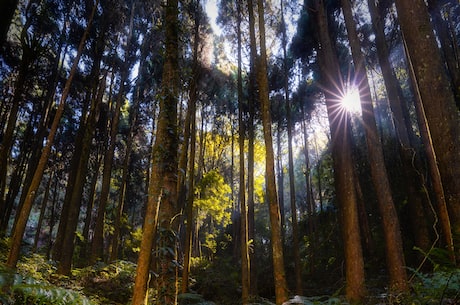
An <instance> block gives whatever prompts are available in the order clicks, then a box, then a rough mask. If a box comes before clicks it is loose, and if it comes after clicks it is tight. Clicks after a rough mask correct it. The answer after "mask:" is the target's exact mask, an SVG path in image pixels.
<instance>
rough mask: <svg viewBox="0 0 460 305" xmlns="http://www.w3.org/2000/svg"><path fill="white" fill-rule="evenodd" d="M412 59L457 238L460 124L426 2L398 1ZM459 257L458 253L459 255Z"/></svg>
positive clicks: (459, 215)
mask: <svg viewBox="0 0 460 305" xmlns="http://www.w3.org/2000/svg"><path fill="white" fill-rule="evenodd" d="M395 3H396V9H397V12H398V18H399V22H400V24H401V31H402V33H403V36H404V40H405V42H406V43H407V51H408V59H409V62H410V64H411V65H412V67H413V70H414V76H415V79H416V83H417V87H418V90H419V93H420V97H421V100H422V104H423V108H424V111H425V114H426V120H427V123H428V127H429V128H430V131H431V136H432V137H431V139H432V141H433V147H434V152H435V153H436V156H437V161H438V166H439V172H440V174H441V179H442V184H443V187H444V192H445V200H446V202H447V207H448V209H449V216H450V220H451V225H452V230H453V235H457V234H460V180H459V179H458V177H460V158H458V152H459V151H460V138H459V135H460V122H459V116H458V109H457V108H456V105H455V99H454V95H453V93H452V89H451V87H450V83H449V81H448V80H447V76H446V74H445V69H444V64H443V61H442V59H441V55H440V53H439V48H438V46H437V42H436V37H435V35H434V33H433V29H432V27H431V23H430V17H429V14H428V10H427V7H426V5H425V2H424V1H423V0H396V1H395ZM456 246H457V247H458V245H456ZM457 255H458V253H457Z"/></svg>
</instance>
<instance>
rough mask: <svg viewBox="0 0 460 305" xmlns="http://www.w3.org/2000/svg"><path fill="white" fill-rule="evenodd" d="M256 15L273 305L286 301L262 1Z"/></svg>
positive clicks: (286, 290) (260, 0) (259, 2)
mask: <svg viewBox="0 0 460 305" xmlns="http://www.w3.org/2000/svg"><path fill="white" fill-rule="evenodd" d="M257 4H258V13H259V35H260V58H259V62H258V65H257V80H258V85H259V98H260V104H261V114H262V124H263V131H264V140H265V149H266V152H265V159H266V160H265V171H266V181H267V185H266V187H267V199H268V204H269V214H270V225H271V244H272V255H273V273H274V274H273V276H274V279H275V296H276V304H277V305H281V304H282V303H283V302H285V301H286V300H287V299H288V289H287V283H286V273H285V270H284V255H283V242H282V229H281V216H280V207H279V204H278V196H277V195H276V182H275V158H274V153H273V139H272V131H271V126H272V124H271V116H270V100H269V98H268V93H269V92H268V79H267V49H266V46H265V17H264V4H263V1H262V0H258V1H257Z"/></svg>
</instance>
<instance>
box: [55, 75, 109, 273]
mask: <svg viewBox="0 0 460 305" xmlns="http://www.w3.org/2000/svg"><path fill="white" fill-rule="evenodd" d="M105 82H106V79H105V77H104V78H103V79H102V81H101V82H100V84H99V90H98V93H97V94H96V95H95V96H94V97H93V98H92V100H91V106H90V109H89V116H88V118H87V119H86V120H83V122H82V123H81V124H82V126H81V128H80V130H79V135H77V140H76V145H75V146H76V150H75V153H74V154H75V157H74V158H73V160H72V161H74V162H75V163H74V165H73V169H74V172H73V173H72V174H73V175H74V184H67V189H66V196H65V197H66V200H65V203H64V204H66V205H67V214H64V213H62V214H63V215H61V219H60V223H59V226H60V227H61V230H62V231H61V232H62V233H61V234H62V235H61V236H62V239H61V240H60V241H59V244H58V240H56V245H58V246H56V245H55V250H54V251H55V253H59V256H58V257H59V259H58V260H59V264H58V273H60V274H64V275H68V274H70V272H71V268H72V257H73V252H74V249H75V232H76V230H77V227H78V221H79V216H80V210H81V204H82V199H83V190H84V186H85V183H86V178H87V177H86V176H87V173H88V163H89V157H90V153H91V146H92V145H91V142H92V139H93V137H94V129H95V125H96V117H97V113H98V108H99V107H98V105H99V104H100V103H102V96H103V93H104V90H105ZM63 210H64V207H63ZM61 223H63V226H61Z"/></svg>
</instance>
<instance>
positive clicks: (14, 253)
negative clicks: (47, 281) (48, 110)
mask: <svg viewBox="0 0 460 305" xmlns="http://www.w3.org/2000/svg"><path fill="white" fill-rule="evenodd" d="M97 5H98V1H96V3H95V4H94V6H93V9H92V11H91V15H90V17H89V19H88V25H87V26H86V29H85V32H84V33H83V36H82V38H81V41H80V44H79V46H78V50H77V54H76V56H75V59H74V61H73V64H72V68H71V70H70V74H69V78H68V79H67V81H66V83H65V86H64V90H63V92H62V96H61V99H60V102H59V106H58V107H57V109H56V114H55V115H54V119H53V122H52V124H51V128H50V131H49V134H48V137H47V139H46V144H45V147H44V148H43V151H42V153H41V155H40V160H39V162H38V166H37V169H36V170H35V173H34V176H33V179H32V183H31V184H30V186H29V188H28V189H27V191H26V192H27V195H26V200H25V201H24V204H23V206H22V208H21V210H20V211H19V213H20V216H19V218H18V222H17V224H16V228H15V230H14V232H13V236H12V237H11V248H10V251H9V253H8V259H7V262H6V265H7V266H8V267H10V268H15V267H16V264H17V262H18V260H19V252H20V249H21V241H22V238H23V235H24V232H25V229H26V224H27V220H28V218H29V215H30V211H31V209H32V204H33V202H34V200H35V197H36V193H37V190H38V187H39V186H40V182H41V180H42V177H43V172H44V171H45V167H46V164H47V162H48V158H49V155H50V153H51V147H52V145H53V142H54V138H55V136H56V132H57V129H58V126H59V122H60V120H61V117H62V114H63V112H64V106H65V101H66V99H67V96H68V95H69V91H70V86H71V85H72V80H73V78H74V76H75V73H76V71H77V67H78V63H79V61H80V57H81V54H82V53H83V47H84V46H85V42H86V38H87V37H88V34H89V30H90V27H91V24H92V21H93V17H94V14H95V13H96V8H97Z"/></svg>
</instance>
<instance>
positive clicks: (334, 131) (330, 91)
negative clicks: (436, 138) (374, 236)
mask: <svg viewBox="0 0 460 305" xmlns="http://www.w3.org/2000/svg"><path fill="white" fill-rule="evenodd" d="M324 5H325V3H324V1H322V0H315V1H314V7H313V9H314V10H315V12H316V14H315V17H316V20H315V21H316V24H317V26H318V28H317V33H316V35H317V39H318V45H319V46H320V48H319V54H318V61H319V66H320V69H321V80H322V83H323V84H322V86H323V87H324V95H325V98H326V107H327V112H328V119H329V126H330V130H331V146H332V158H333V161H334V181H335V189H336V192H337V199H338V201H339V204H340V205H339V207H340V210H341V218H342V226H343V242H344V251H345V276H346V296H347V299H348V300H349V301H350V302H360V301H361V300H362V299H363V297H364V296H365V294H366V289H365V286H364V261H363V254H362V248H361V240H360V233H359V221H358V208H357V201H356V193H355V188H354V183H355V182H354V174H353V166H352V162H353V160H352V155H351V147H350V138H349V137H350V136H351V135H350V134H349V130H350V126H349V124H350V123H349V120H350V118H349V114H348V113H347V112H344V111H340V110H339V109H340V105H339V103H340V101H338V100H337V98H336V96H335V91H336V90H337V89H336V88H335V85H336V84H341V83H342V82H341V81H340V76H339V75H340V73H339V72H338V71H339V65H338V61H337V57H336V55H335V54H334V48H333V45H332V41H331V38H330V36H329V30H328V21H327V15H326V10H325V6H324Z"/></svg>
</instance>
